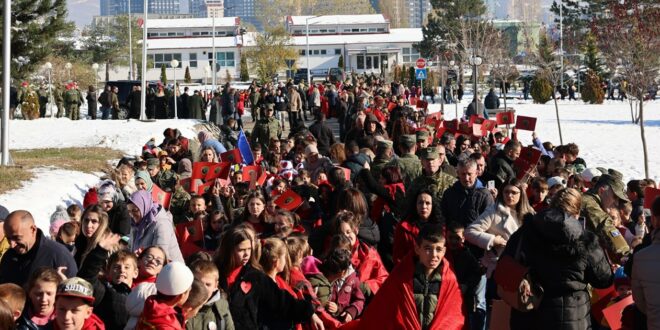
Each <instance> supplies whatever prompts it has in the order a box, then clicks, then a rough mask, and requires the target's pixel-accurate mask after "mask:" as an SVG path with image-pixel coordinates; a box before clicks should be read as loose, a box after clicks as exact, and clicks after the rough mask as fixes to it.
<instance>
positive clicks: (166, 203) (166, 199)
mask: <svg viewBox="0 0 660 330" xmlns="http://www.w3.org/2000/svg"><path fill="white" fill-rule="evenodd" d="M151 198H153V200H154V202H156V203H158V204H160V205H162V206H163V207H164V208H166V209H169V208H170V199H171V198H172V194H171V193H168V192H164V191H163V190H162V189H160V187H158V186H157V185H153V188H151Z"/></svg>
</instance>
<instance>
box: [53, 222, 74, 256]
mask: <svg viewBox="0 0 660 330" xmlns="http://www.w3.org/2000/svg"><path fill="white" fill-rule="evenodd" d="M79 228H80V225H79V224H78V223H77V222H75V221H70V222H67V223H65V224H63V225H62V226H61V227H60V228H59V230H58V232H57V237H56V241H57V242H58V243H61V244H62V245H64V247H66V249H67V250H69V252H71V255H72V256H73V255H75V254H76V237H78V232H79V231H80V229H79Z"/></svg>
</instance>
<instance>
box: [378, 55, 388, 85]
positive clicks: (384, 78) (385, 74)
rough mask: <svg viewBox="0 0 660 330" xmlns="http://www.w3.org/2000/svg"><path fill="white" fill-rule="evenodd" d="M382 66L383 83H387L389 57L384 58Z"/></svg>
mask: <svg viewBox="0 0 660 330" xmlns="http://www.w3.org/2000/svg"><path fill="white" fill-rule="evenodd" d="M381 64H382V65H381V66H380V68H381V69H382V71H383V83H387V59H383V62H382V63H381Z"/></svg>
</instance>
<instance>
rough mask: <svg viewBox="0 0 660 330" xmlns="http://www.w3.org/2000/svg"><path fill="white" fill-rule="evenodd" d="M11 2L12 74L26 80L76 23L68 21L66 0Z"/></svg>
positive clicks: (2, 7) (2, 6)
mask: <svg viewBox="0 0 660 330" xmlns="http://www.w3.org/2000/svg"><path fill="white" fill-rule="evenodd" d="M11 4H12V5H11V18H10V20H11V62H12V65H11V77H12V78H14V79H17V80H22V79H25V78H27V77H29V76H30V74H32V73H33V72H35V71H36V70H38V69H39V68H40V67H41V65H42V64H43V61H44V59H45V58H46V56H48V55H50V54H51V52H52V49H53V48H52V46H53V45H54V44H55V43H56V42H57V38H58V37H60V36H65V35H66V34H67V33H70V32H72V31H73V29H74V26H73V23H72V22H67V21H66V20H65V19H66V15H67V10H66V0H14V1H12V2H11ZM0 10H4V3H0ZM3 38H4V36H0V44H3V43H4V42H5V40H2V39H3ZM16 64H18V65H16ZM0 65H1V64H0Z"/></svg>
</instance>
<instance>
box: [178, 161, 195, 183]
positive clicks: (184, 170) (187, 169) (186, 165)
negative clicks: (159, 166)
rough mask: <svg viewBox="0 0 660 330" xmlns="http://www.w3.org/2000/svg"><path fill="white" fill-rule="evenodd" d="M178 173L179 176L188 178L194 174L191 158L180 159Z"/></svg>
mask: <svg viewBox="0 0 660 330" xmlns="http://www.w3.org/2000/svg"><path fill="white" fill-rule="evenodd" d="M177 174H179V178H181V179H187V178H189V177H191V176H192V162H191V161H190V159H188V158H182V159H181V160H180V161H179V167H178V168H177Z"/></svg>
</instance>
